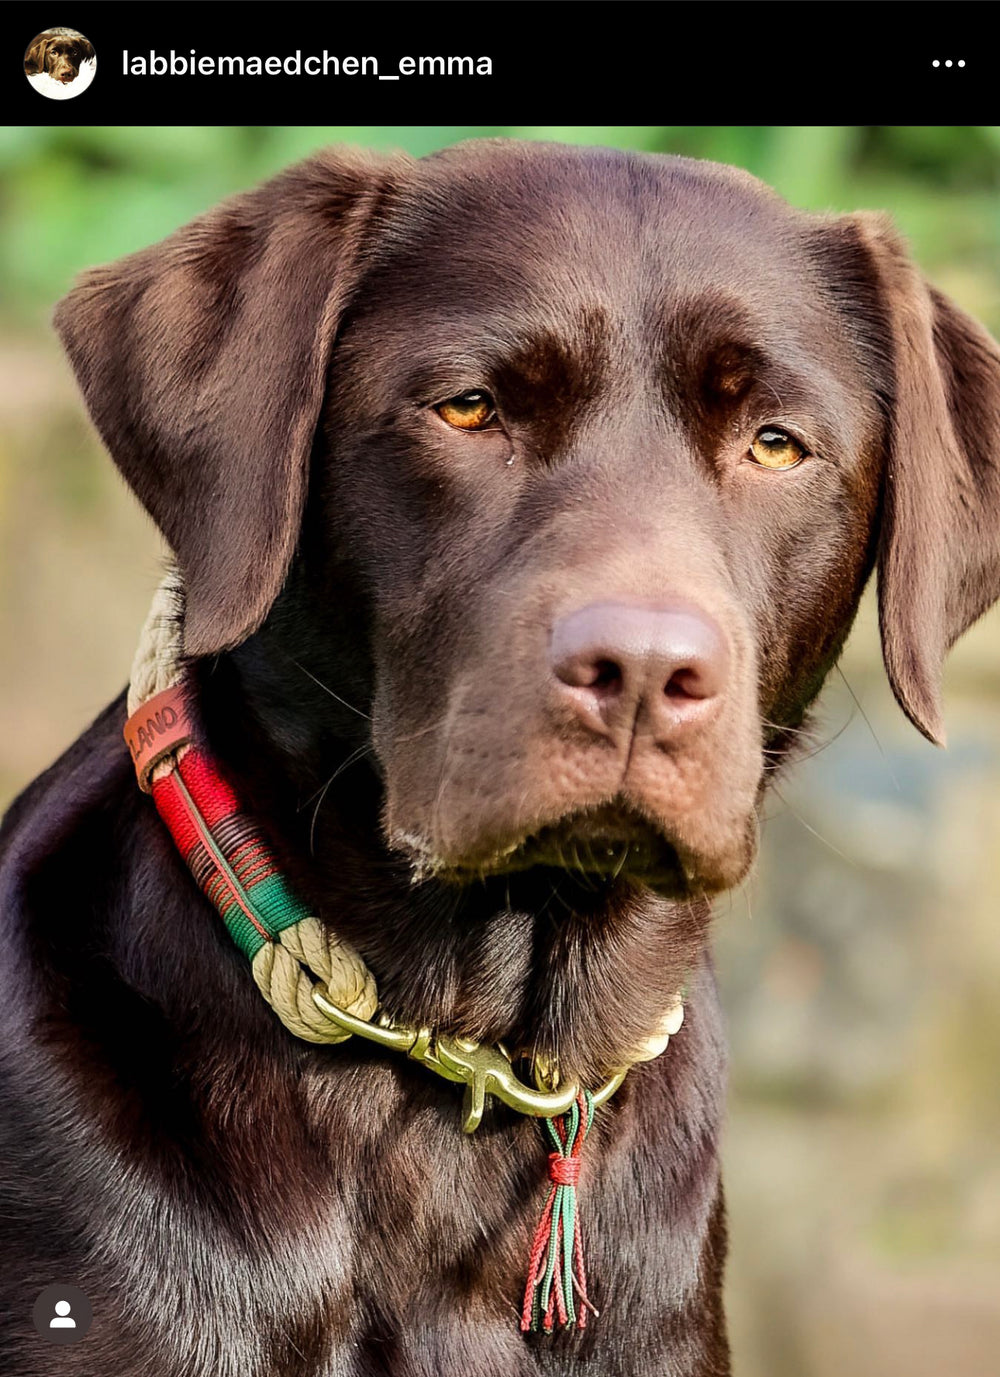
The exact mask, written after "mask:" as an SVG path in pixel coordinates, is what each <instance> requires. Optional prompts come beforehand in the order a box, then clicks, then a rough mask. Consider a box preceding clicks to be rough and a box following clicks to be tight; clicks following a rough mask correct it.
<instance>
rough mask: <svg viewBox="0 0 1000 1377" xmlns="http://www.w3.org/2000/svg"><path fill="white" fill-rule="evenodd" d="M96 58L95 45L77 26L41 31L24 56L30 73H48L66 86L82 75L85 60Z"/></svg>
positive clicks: (35, 74) (26, 73)
mask: <svg viewBox="0 0 1000 1377" xmlns="http://www.w3.org/2000/svg"><path fill="white" fill-rule="evenodd" d="M93 59H94V45H93V44H92V43H91V41H90V39H89V38H84V36H83V34H82V33H77V31H76V29H46V30H45V32H44V33H40V34H37V35H36V36H35V37H34V38H33V39H32V40H31V43H30V45H29V47H28V51H27V52H26V53H25V55H24V72H25V75H26V76H37V75H38V74H39V73H40V72H45V73H47V74H48V75H49V76H50V77H51V78H52V80H53V81H58V82H61V83H62V84H63V85H64V86H66V85H68V84H69V83H70V82H71V81H75V80H76V79H77V77H78V76H79V75H80V67H81V65H82V64H83V63H84V62H92V61H93Z"/></svg>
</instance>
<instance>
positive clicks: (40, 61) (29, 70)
mask: <svg viewBox="0 0 1000 1377" xmlns="http://www.w3.org/2000/svg"><path fill="white" fill-rule="evenodd" d="M48 51H49V39H47V38H36V39H35V41H34V43H32V45H31V47H30V48H29V49H28V52H27V55H26V56H25V59H24V74H25V76H37V75H38V73H39V72H44V71H45V57H46V54H47V53H48Z"/></svg>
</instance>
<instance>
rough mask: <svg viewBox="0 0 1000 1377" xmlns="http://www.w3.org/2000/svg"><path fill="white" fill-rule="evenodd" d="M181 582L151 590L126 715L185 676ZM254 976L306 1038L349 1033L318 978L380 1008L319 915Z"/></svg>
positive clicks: (355, 959) (334, 995) (172, 576)
mask: <svg viewBox="0 0 1000 1377" xmlns="http://www.w3.org/2000/svg"><path fill="white" fill-rule="evenodd" d="M183 631H184V583H183V579H182V578H181V573H180V570H179V569H178V568H177V566H176V565H175V564H173V563H172V562H171V563H170V564H169V565H168V567H167V570H166V573H165V574H164V576H163V579H162V580H161V582H160V586H159V587H158V588H157V590H156V593H155V594H154V595H153V601H152V604H151V606H150V609H149V612H148V614H147V616H146V620H145V623H144V624H143V628H142V631H141V633H140V636H139V645H138V647H137V648H136V652H135V658H134V660H133V661H132V673H131V676H130V679H129V690H128V712H129V715H130V716H131V714H132V713H133V712H135V710H136V709H137V708H138V707H140V706H141V705H142V704H143V703H144V702H146V700H147V699H149V698H152V697H153V695H154V694H157V693H162V692H163V690H164V689H168V688H172V687H173V686H174V685H175V684H177V683H178V682H179V681H180V677H181V673H182V669H183V663H182V654H183ZM186 749H187V747H186V746H182V747H181V748H180V749H179V750H178V751H176V752H175V753H174V755H173V756H168V757H167V758H166V759H165V760H161V761H160V763H159V764H158V765H157V766H155V768H154V770H153V773H152V777H153V779H154V780H155V779H157V778H159V777H160V776H162V775H163V774H166V773H168V772H169V771H170V770H172V769H174V768H175V767H176V765H177V762H178V761H179V760H180V759H181V758H182V757H183V755H184V752H185V750H186ZM253 977H254V980H255V981H256V982H257V987H258V989H259V990H260V992H261V994H262V995H263V996H264V998H265V999H266V1000H267V1002H268V1003H269V1004H270V1006H271V1008H272V1009H273V1010H274V1012H275V1013H276V1014H277V1015H278V1017H279V1018H280V1019H281V1021H282V1023H283V1024H284V1025H285V1027H286V1028H288V1029H289V1031H290V1032H293V1033H295V1034H296V1036H297V1037H300V1038H305V1039H306V1041H307V1042H330V1043H332V1042H343V1041H344V1040H345V1038H349V1037H350V1036H351V1035H350V1033H345V1032H344V1030H343V1029H342V1028H341V1027H340V1026H339V1025H338V1024H336V1023H334V1022H333V1020H332V1019H328V1018H327V1017H326V1016H325V1015H324V1014H323V1013H322V1012H321V1011H320V1010H319V1009H318V1008H317V1006H316V1003H315V1001H314V1000H313V997H312V991H313V986H314V985H317V984H318V985H319V987H320V990H321V992H322V993H323V994H325V995H326V997H327V999H329V1001H330V1003H331V1004H336V1005H337V1006H338V1008H341V1009H346V1010H347V1011H348V1013H351V1014H355V1015H356V1016H357V1017H358V1018H365V1019H370V1018H371V1017H372V1015H373V1014H374V1013H375V1010H376V1009H377V1008H378V991H377V989H376V987H375V980H374V978H373V976H372V973H371V971H369V969H368V967H367V966H366V965H365V963H364V961H362V959H361V957H360V956H359V955H358V953H357V952H356V951H355V950H354V949H353V947H350V946H348V945H347V943H346V942H341V941H340V939H339V938H338V937H335V936H334V934H333V933H332V932H330V931H329V930H328V928H327V927H326V926H325V925H324V924H323V923H321V922H320V920H319V919H318V918H304V919H303V920H302V921H301V922H299V923H295V924H293V926H292V927H290V928H285V929H284V931H283V932H281V933H279V934H278V936H277V938H276V939H275V941H273V942H265V943H264V945H263V947H261V949H260V951H259V952H258V953H257V955H256V956H255V957H254V961H253Z"/></svg>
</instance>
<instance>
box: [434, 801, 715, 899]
mask: <svg viewBox="0 0 1000 1377" xmlns="http://www.w3.org/2000/svg"><path fill="white" fill-rule="evenodd" d="M529 870H546V871H561V872H564V873H565V874H567V875H570V876H573V875H576V876H578V877H579V878H580V879H582V880H584V881H590V882H591V883H593V882H596V881H601V882H606V883H613V882H614V881H616V880H619V879H630V880H633V881H638V882H639V883H641V884H645V885H648V886H649V887H650V888H652V889H655V890H657V891H658V892H659V893H662V894H665V895H669V896H671V897H674V898H678V897H683V896H685V895H687V894H688V893H689V890H690V885H689V877H688V875H687V874H686V872H685V868H684V866H683V864H682V862H681V859H680V856H679V855H678V852H677V849H676V847H675V846H674V845H673V844H672V843H671V842H669V841H668V840H667V838H666V837H664V836H663V834H662V833H661V832H659V831H658V830H657V829H656V827H654V826H653V824H652V823H650V822H648V821H647V820H646V819H645V818H643V817H641V816H640V815H639V814H638V813H636V812H634V811H633V810H631V809H629V808H622V807H620V806H617V805H614V804H606V805H603V806H601V807H598V808H590V809H586V810H583V811H580V812H576V813H571V814H568V815H567V816H566V817H564V818H561V819H560V820H559V821H558V822H556V823H552V824H550V825H548V826H545V827H541V828H539V830H538V831H537V832H533V833H531V834H530V835H529V836H526V837H524V838H522V839H521V840H520V841H519V842H517V843H516V844H515V845H513V846H510V847H505V848H503V849H502V850H500V851H497V852H495V853H494V854H493V855H491V856H489V857H486V858H484V859H483V860H482V861H478V862H470V863H466V864H463V863H461V862H459V863H458V864H453V865H448V866H447V867H442V868H441V869H440V870H438V871H437V874H438V878H440V879H443V880H446V881H450V882H452V883H455V884H468V883H470V882H471V881H473V880H483V879H487V878H489V877H493V876H502V875H515V874H519V873H523V872H525V871H529Z"/></svg>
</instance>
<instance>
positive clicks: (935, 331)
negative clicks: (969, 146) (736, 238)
mask: <svg viewBox="0 0 1000 1377" xmlns="http://www.w3.org/2000/svg"><path fill="white" fill-rule="evenodd" d="M842 223H843V222H842ZM847 223H848V224H849V225H850V226H852V227H853V229H854V231H855V233H857V234H858V235H859V237H860V240H861V243H862V245H863V247H864V249H865V251H866V252H867V254H868V256H869V263H870V265H871V266H873V267H874V271H875V275H876V280H877V284H878V285H877V299H878V302H879V304H880V307H881V311H880V314H881V315H882V319H883V320H884V321H887V322H888V326H889V331H888V334H889V338H888V348H889V352H890V353H891V356H892V370H891V371H892V383H891V387H890V388H889V395H888V397H887V398H886V402H887V407H888V413H889V417H888V419H889V427H890V433H889V452H888V455H887V463H886V468H885V473H884V489H883V511H882V528H881V533H880V541H879V554H878V588H879V621H880V625H881V631H882V652H883V656H884V658H885V665H886V669H887V671H888V675H889V681H890V683H891V684H892V688H893V692H894V693H895V695H896V698H897V699H898V701H899V703H900V706H901V707H902V708H903V711H904V712H905V713H906V714H907V716H908V717H909V718H910V720H911V721H912V722H913V723H914V725H915V726H916V727H918V728H919V730H920V731H921V732H923V734H924V735H925V736H926V737H928V738H929V740H931V741H933V742H935V743H937V744H938V745H943V744H944V741H945V729H944V722H943V716H942V707H941V671H942V666H943V662H944V657H945V655H946V653H947V651H948V650H949V648H950V647H951V646H952V644H953V643H954V642H955V641H956V640H957V639H958V637H959V636H961V634H962V633H963V632H964V631H966V630H967V629H968V628H969V627H970V626H971V625H972V623H973V622H974V621H976V619H977V618H978V617H980V616H982V614H983V613H984V612H985V611H986V609H987V608H988V607H989V606H990V605H991V604H992V603H994V602H996V600H997V599H998V598H1000V348H998V346H997V344H996V342H995V341H994V340H993V339H991V338H990V336H989V334H987V332H986V331H985V330H984V329H983V327H982V326H981V325H979V324H978V323H977V322H976V321H975V320H973V319H972V318H971V316H967V315H966V314H965V313H964V312H963V311H961V310H959V309H958V307H957V306H955V305H954V304H953V303H952V302H951V301H949V300H948V299H947V297H945V296H943V295H942V294H941V293H940V292H938V291H936V290H935V289H934V288H932V287H930V286H929V285H928V284H927V283H926V282H925V281H924V279H923V278H922V277H921V275H920V273H919V271H918V270H917V268H916V267H915V265H914V264H913V262H912V260H911V259H910V257H909V254H908V252H907V250H906V247H905V245H904V244H903V243H902V242H901V240H900V239H899V238H898V236H897V235H896V233H895V231H894V230H893V229H892V227H891V225H890V224H889V223H888V221H887V220H886V219H885V218H884V217H882V216H876V215H867V214H863V215H858V216H851V217H848V221H847Z"/></svg>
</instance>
